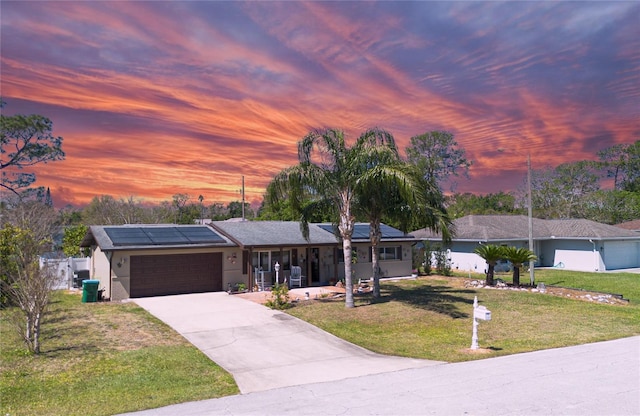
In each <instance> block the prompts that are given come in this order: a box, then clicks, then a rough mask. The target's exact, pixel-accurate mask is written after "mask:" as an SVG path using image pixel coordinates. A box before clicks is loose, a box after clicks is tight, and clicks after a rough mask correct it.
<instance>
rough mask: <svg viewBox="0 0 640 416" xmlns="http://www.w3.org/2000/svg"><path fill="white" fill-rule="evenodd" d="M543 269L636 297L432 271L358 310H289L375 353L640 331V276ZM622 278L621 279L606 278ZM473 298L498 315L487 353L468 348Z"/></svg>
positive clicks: (508, 349) (494, 349)
mask: <svg viewBox="0 0 640 416" xmlns="http://www.w3.org/2000/svg"><path fill="white" fill-rule="evenodd" d="M552 272H555V271H553V270H552ZM537 275H538V279H539V281H545V283H547V284H552V283H553V284H559V282H561V281H562V282H570V283H571V284H570V285H575V286H576V287H578V288H589V289H591V290H597V291H602V292H607V291H608V290H606V289H608V288H610V287H615V288H616V290H615V291H614V292H615V293H622V294H623V295H624V296H625V298H629V299H631V302H630V303H629V304H628V305H624V306H619V305H605V304H597V303H591V302H586V301H582V300H575V299H567V298H563V297H557V296H552V295H548V294H541V293H529V292H517V291H509V290H495V289H472V288H465V287H464V281H465V279H463V278H459V277H452V278H444V277H441V276H434V277H426V278H420V279H418V280H416V281H398V282H393V283H386V284H383V285H382V291H383V296H382V298H381V300H378V301H375V302H374V301H373V300H372V298H371V297H370V296H368V295H367V296H357V297H356V305H357V307H356V308H354V309H352V310H349V309H346V308H345V307H344V301H325V302H309V303H303V304H301V305H299V306H296V307H295V308H293V309H290V310H289V311H288V313H290V314H292V315H295V316H297V317H299V318H301V319H304V320H306V321H308V322H310V323H312V324H314V325H316V326H318V327H320V328H322V329H324V330H326V331H328V332H331V333H333V334H335V335H337V336H338V337H340V338H343V339H346V340H348V341H350V342H353V343H354V344H357V345H360V346H362V347H364V348H367V349H370V350H372V351H376V352H379V353H382V354H390V355H399V356H406V357H415V358H424V359H432V360H441V361H448V362H457V361H466V360H472V359H478V358H487V357H495V356H500V355H507V354H515V353H520V352H527V351H535V350H541V349H547V348H555V347H564V346H570V345H578V344H583V343H589V342H596V341H604V340H609V339H615V338H621V337H627V336H633V335H640V296H638V294H639V293H640V292H639V288H640V276H638V275H631V276H635V279H633V278H630V277H629V276H628V275H627V274H624V273H621V274H620V275H621V276H619V275H613V274H611V275H610V274H595V273H593V274H589V273H587V274H580V273H576V274H573V273H567V272H562V273H561V274H560V275H558V274H556V273H549V274H547V272H546V271H545V272H544V273H540V274H538V273H537ZM581 275H584V276H583V277H580V276H581ZM592 275H596V276H592ZM476 278H477V277H476ZM618 278H620V279H619V281H618V282H617V283H611V282H608V281H606V280H605V279H614V280H615V279H618ZM591 284H592V285H593V286H589V285H591ZM562 285H563V286H564V285H565V283H562ZM474 296H478V300H479V302H480V304H481V305H484V306H486V307H487V308H488V309H489V310H491V312H492V320H491V321H488V322H482V321H481V323H480V325H479V343H480V347H481V348H483V349H486V350H485V351H483V352H484V353H483V354H477V353H473V354H472V353H470V351H469V350H468V348H469V347H470V345H471V330H472V323H473V321H472V311H473V298H474Z"/></svg>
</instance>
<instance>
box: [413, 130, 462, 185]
mask: <svg viewBox="0 0 640 416" xmlns="http://www.w3.org/2000/svg"><path fill="white" fill-rule="evenodd" d="M406 152H407V158H408V160H409V162H410V163H413V164H415V165H416V166H417V167H418V168H419V169H420V170H421V171H422V173H423V175H424V178H425V179H426V180H427V181H428V182H431V183H433V184H437V185H438V186H439V187H440V188H442V186H443V184H445V183H449V189H450V190H452V191H453V190H454V189H455V186H456V183H455V182H453V181H451V177H452V176H459V174H460V173H461V174H462V175H463V176H464V177H466V178H468V177H469V167H470V166H471V161H469V160H467V159H466V158H465V150H464V149H463V148H461V147H458V143H457V142H456V141H455V140H454V138H453V134H451V133H449V132H446V131H431V132H427V133H424V134H420V135H418V136H414V137H412V138H411V144H410V145H409V146H408V147H407V149H406Z"/></svg>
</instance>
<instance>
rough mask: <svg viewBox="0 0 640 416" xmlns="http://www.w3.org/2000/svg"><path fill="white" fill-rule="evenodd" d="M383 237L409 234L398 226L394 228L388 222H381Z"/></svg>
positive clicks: (403, 236)
mask: <svg viewBox="0 0 640 416" xmlns="http://www.w3.org/2000/svg"><path fill="white" fill-rule="evenodd" d="M380 231H381V232H382V238H407V236H406V235H405V234H404V233H403V232H402V231H400V230H398V229H397V228H393V227H391V226H388V225H386V224H380Z"/></svg>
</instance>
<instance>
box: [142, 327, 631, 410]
mask: <svg viewBox="0 0 640 416" xmlns="http://www.w3.org/2000/svg"><path fill="white" fill-rule="evenodd" d="M427 414H429V415H476V416H482V415H493V416H500V415H581V416H591V415H593V416H596V415H598V416H600V415H639V414H640V337H633V338H626V339H620V340H615V341H607V342H601V343H596V344H587V345H580V346H576V347H569V348H560V349H553V350H545V351H536V352H532V353H526V354H516V355H510V356H504V357H498V358H490V359H485V360H478V361H470V362H465V363H456V364H444V365H437V366H431V367H424V368H417V369H410V370H401V371H395V372H390V373H385V374H377V375H369V376H362V377H359V378H349V379H344V380H341V381H334V382H328V383H316V384H309V385H303V386H296V387H287V388H280V389H275V390H269V391H262V392H257V393H251V394H245V395H237V396H229V397H223V398H220V399H212V400H203V401H199V402H190V403H184V404H178V405H173V406H167V407H163V408H159V409H152V410H146V411H142V412H136V413H131V415H137V416H151V415H153V416H165V415H166V416H169V415H182V416H196V415H427Z"/></svg>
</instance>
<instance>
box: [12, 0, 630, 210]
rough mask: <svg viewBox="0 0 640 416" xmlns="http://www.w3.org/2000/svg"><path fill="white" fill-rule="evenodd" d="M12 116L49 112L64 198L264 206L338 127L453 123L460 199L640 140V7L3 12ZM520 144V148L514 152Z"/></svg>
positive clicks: (15, 7) (54, 184) (52, 8)
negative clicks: (315, 137)
mask: <svg viewBox="0 0 640 416" xmlns="http://www.w3.org/2000/svg"><path fill="white" fill-rule="evenodd" d="M0 16H1V17H0V19H1V32H0V35H1V44H0V47H1V49H0V58H1V61H0V64H1V67H0V92H1V95H2V99H3V100H4V101H5V102H6V105H5V107H4V108H3V109H2V111H3V114H6V115H12V114H32V113H35V114H42V115H45V116H47V117H49V118H50V119H51V120H52V121H53V127H54V128H53V133H54V135H56V136H62V137H63V138H64V141H63V150H64V151H65V153H66V158H65V160H64V161H59V162H54V163H49V164H46V165H38V166H36V167H34V169H33V171H34V172H35V173H36V174H37V182H36V184H35V185H37V186H44V187H49V188H50V189H51V195H52V197H53V200H54V203H55V204H56V206H59V207H60V206H65V205H67V204H71V205H74V206H82V205H83V204H86V203H88V202H89V201H90V200H91V199H92V198H93V197H95V196H99V195H111V196H114V197H116V198H128V197H130V196H133V197H135V198H138V199H141V200H143V201H147V202H158V201H167V200H171V198H172V195H174V194H176V193H183V194H188V195H190V196H191V197H192V199H193V200H197V198H198V196H199V195H202V196H203V197H204V203H205V204H212V203H214V202H222V203H225V204H226V203H228V202H230V201H235V200H239V199H240V197H241V195H240V189H241V184H242V177H243V176H244V181H245V195H246V200H247V201H248V202H251V203H252V204H254V206H255V205H257V204H259V203H260V201H261V200H262V197H263V193H264V190H265V188H266V186H267V184H268V183H269V181H270V180H271V179H272V178H273V176H274V175H275V174H277V173H278V172H280V171H281V170H282V169H284V168H286V167H288V166H291V165H294V164H296V163H297V147H296V144H297V142H298V140H300V139H301V138H302V137H303V136H305V135H306V134H307V133H308V132H310V131H312V130H314V129H319V128H327V127H330V128H338V129H342V130H344V131H345V133H346V134H347V138H348V140H349V143H352V142H353V141H354V140H355V139H356V138H357V137H358V135H359V134H360V133H362V132H363V131H365V130H366V129H368V128H372V127H378V128H383V129H385V130H388V131H389V132H391V133H392V134H393V135H394V137H395V139H396V142H397V144H398V147H399V148H400V149H401V150H402V152H404V149H405V148H406V147H407V146H408V144H409V141H410V138H411V137H412V136H416V135H419V134H422V133H425V132H428V131H433V130H446V131H449V132H451V133H452V134H453V135H454V137H455V140H456V141H457V142H458V145H459V146H460V147H462V148H464V149H465V151H466V156H467V158H468V159H470V160H471V161H472V162H473V165H472V167H471V170H470V178H469V179H465V178H458V179H457V188H456V191H458V192H472V193H477V194H485V193H491V192H499V191H505V192H508V191H513V190H516V189H517V188H518V187H519V186H520V184H521V183H522V182H523V180H524V178H525V176H526V155H527V154H528V153H529V152H530V153H531V164H532V168H533V169H542V168H544V167H547V166H557V165H558V164H561V163H565V162H572V161H577V160H584V159H590V160H594V159H596V158H597V152H598V151H599V150H601V149H604V148H607V147H610V146H612V145H614V144H618V143H632V142H635V141H636V140H638V139H640V24H638V22H640V2H637V1H630V2H616V1H605V2H593V1H589V2H576V1H567V2H562V1H560V2H555V1H554V2H546V1H534V2H519V1H518V2H516V1H508V2H482V1H476V2H457V1H456V2H430V1H421V2H419V1H414V2H402V1H401V2H375V1H367V2H364V1H362V2H361V1H351V2H347V1H344V2H342V1H335V2H293V1H292V2H272V1H260V2H224V1H222V2H213V1H174V2H171V1H162V2H155V1H137V2H123V1H105V2H100V1H65V2H56V1H43V2H36V1H7V0H2V2H1V3H0ZM500 150H502V151H500Z"/></svg>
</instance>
